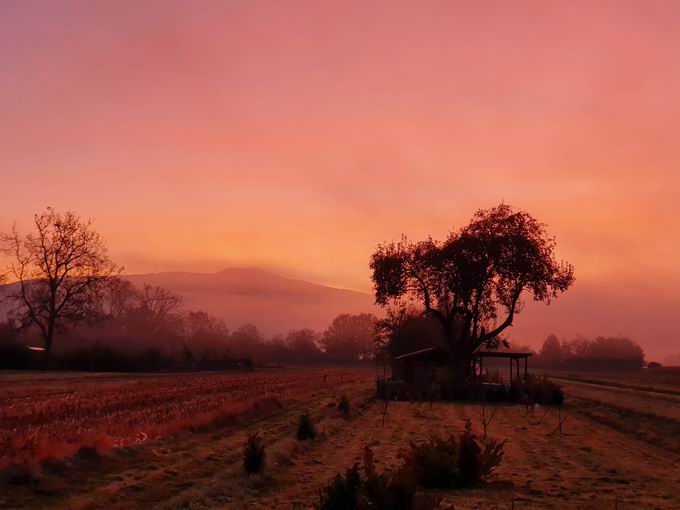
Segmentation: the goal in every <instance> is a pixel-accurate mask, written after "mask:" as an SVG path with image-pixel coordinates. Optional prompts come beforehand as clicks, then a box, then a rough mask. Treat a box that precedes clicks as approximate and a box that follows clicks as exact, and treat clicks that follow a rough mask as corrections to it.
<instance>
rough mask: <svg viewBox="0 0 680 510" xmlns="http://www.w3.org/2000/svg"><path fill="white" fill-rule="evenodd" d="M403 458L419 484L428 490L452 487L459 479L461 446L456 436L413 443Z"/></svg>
mask: <svg viewBox="0 0 680 510" xmlns="http://www.w3.org/2000/svg"><path fill="white" fill-rule="evenodd" d="M401 455H402V458H403V459H404V461H405V462H404V463H405V465H407V466H410V468H411V470H412V471H414V472H416V473H417V476H418V481H419V483H420V484H421V485H422V486H424V487H428V488H444V487H450V486H452V485H453V484H454V483H455V481H456V480H457V479H458V458H459V456H460V452H459V445H458V442H457V441H456V438H455V437H454V436H451V437H449V438H448V439H442V438H438V437H432V438H430V440H429V441H427V442H426V443H423V444H416V443H411V445H410V448H409V449H408V450H407V451H406V452H402V454H401Z"/></svg>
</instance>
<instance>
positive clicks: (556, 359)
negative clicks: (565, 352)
mask: <svg viewBox="0 0 680 510" xmlns="http://www.w3.org/2000/svg"><path fill="white" fill-rule="evenodd" d="M540 359H541V362H542V363H544V364H548V365H555V364H559V363H560V362H561V361H562V344H561V343H560V340H559V338H557V337H556V336H555V335H550V336H548V338H546V339H545V340H544V341H543V346H542V347H541V352H540Z"/></svg>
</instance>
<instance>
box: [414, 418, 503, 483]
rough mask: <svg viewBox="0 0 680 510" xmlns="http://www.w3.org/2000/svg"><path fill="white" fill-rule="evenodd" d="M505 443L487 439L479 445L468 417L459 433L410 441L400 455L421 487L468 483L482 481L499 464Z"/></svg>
mask: <svg viewBox="0 0 680 510" xmlns="http://www.w3.org/2000/svg"><path fill="white" fill-rule="evenodd" d="M504 445H505V441H503V442H500V443H498V442H496V441H493V440H489V441H487V442H486V443H485V444H484V446H483V447H482V446H480V444H479V443H478V442H477V437H476V436H475V435H474V434H473V433H472V424H471V423H470V421H469V420H468V421H467V423H466V425H465V431H464V432H463V433H462V434H460V435H459V436H458V437H456V436H450V437H449V438H448V439H442V438H438V437H436V436H434V437H432V438H431V439H430V440H429V441H427V442H425V443H423V444H415V443H411V445H410V449H409V450H407V451H406V452H403V453H402V454H401V455H402V458H403V459H404V460H405V465H407V466H411V469H412V470H413V471H414V472H415V473H416V475H417V480H418V483H419V484H421V485H422V486H424V487H429V488H448V487H455V486H459V487H470V486H475V485H479V484H480V483H482V482H483V481H484V480H485V479H486V478H487V477H488V476H489V475H490V474H491V473H492V472H493V471H494V469H496V467H498V465H499V464H500V462H501V459H502V458H503V448H504Z"/></svg>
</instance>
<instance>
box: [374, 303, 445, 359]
mask: <svg viewBox="0 0 680 510" xmlns="http://www.w3.org/2000/svg"><path fill="white" fill-rule="evenodd" d="M378 328H379V332H380V335H379V337H378V339H377V340H378V341H377V344H378V348H386V349H387V351H388V352H389V354H390V356H392V357H395V356H399V355H401V354H407V353H409V352H413V351H417V350H419V349H425V348H427V347H442V348H446V340H445V338H444V334H443V331H442V328H441V324H440V323H439V321H438V320H437V319H436V318H434V317H432V316H431V315H423V314H422V313H420V312H418V311H417V310H416V309H415V308H408V307H403V308H397V309H392V310H388V313H387V316H386V317H385V318H383V319H381V320H379V321H378Z"/></svg>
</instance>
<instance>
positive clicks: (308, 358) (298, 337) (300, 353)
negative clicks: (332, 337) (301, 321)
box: [285, 328, 323, 362]
mask: <svg viewBox="0 0 680 510" xmlns="http://www.w3.org/2000/svg"><path fill="white" fill-rule="evenodd" d="M320 342H321V337H320V335H319V334H318V333H317V332H316V331H314V330H312V329H309V328H303V329H297V330H293V331H290V332H289V333H288V334H287V335H286V340H285V343H286V345H287V346H288V348H289V349H290V351H291V356H292V357H293V359H295V361H304V362H313V361H319V360H320V359H322V358H323V352H321V349H319V343H320Z"/></svg>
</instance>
